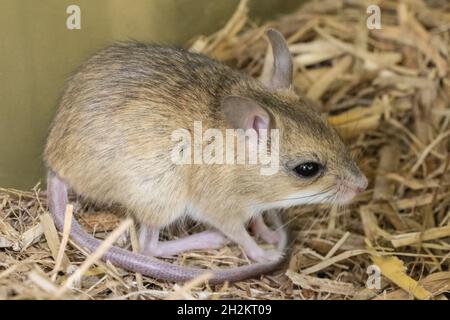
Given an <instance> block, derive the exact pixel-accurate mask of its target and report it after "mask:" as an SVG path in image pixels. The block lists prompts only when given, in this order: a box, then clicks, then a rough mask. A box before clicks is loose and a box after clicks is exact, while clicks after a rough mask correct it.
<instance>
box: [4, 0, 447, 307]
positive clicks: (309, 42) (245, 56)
mask: <svg viewBox="0 0 450 320" xmlns="http://www.w3.org/2000/svg"><path fill="white" fill-rule="evenodd" d="M373 3H378V5H379V6H380V8H381V26H382V29H381V30H369V29H368V28H367V27H366V19H367V17H368V14H367V13H366V8H367V6H368V5H369V4H373ZM247 14H248V9H247V1H242V2H241V3H240V5H239V7H238V8H237V10H236V12H235V14H234V16H233V17H232V18H231V19H230V21H229V22H228V23H227V25H226V26H225V27H224V28H223V29H222V30H220V31H218V32H217V33H215V34H213V35H211V36H208V37H199V38H197V39H194V40H193V41H191V42H190V43H189V45H188V46H189V47H190V49H191V50H193V51H198V52H203V53H205V54H207V55H210V56H212V57H214V58H216V59H219V60H222V61H224V62H225V63H227V64H229V65H231V66H233V67H235V68H239V69H242V70H243V71H244V72H248V73H249V74H251V75H253V76H255V77H261V78H264V77H267V74H268V73H269V72H270V69H269V68H268V66H270V58H271V57H270V52H269V51H268V48H267V41H266V40H265V38H264V30H265V28H266V27H267V26H270V27H274V28H277V29H278V30H280V31H281V32H282V33H283V34H284V35H285V36H286V38H287V39H288V42H289V44H290V49H291V52H292V54H293V57H294V61H295V65H296V70H295V75H294V80H295V89H296V90H297V91H298V92H299V93H301V94H303V95H305V96H306V97H308V98H309V99H310V100H311V101H313V102H315V104H316V105H317V107H318V108H320V110H321V111H322V112H324V113H325V114H326V115H327V116H328V119H329V121H330V122H331V123H332V124H333V125H334V126H335V127H336V128H337V130H338V131H339V133H340V134H341V135H342V137H343V138H344V139H345V140H346V141H347V143H348V144H349V145H350V146H351V149H352V152H353V153H354V154H355V157H356V158H357V159H358V162H359V164H360V166H361V168H362V170H363V171H364V172H365V174H366V175H367V176H368V177H369V180H370V185H369V188H368V189H367V190H366V191H365V192H364V193H362V194H361V195H359V196H358V197H357V198H356V199H355V200H354V201H353V202H352V203H351V204H350V205H347V206H332V207H329V206H317V205H316V206H304V207H299V208H293V209H290V210H288V211H287V212H286V213H285V221H286V224H287V226H289V228H290V230H291V232H292V233H293V235H294V239H295V240H294V242H293V243H292V246H291V253H290V256H289V258H288V263H287V265H286V267H285V269H283V270H280V271H278V272H275V273H274V274H272V275H269V276H264V277H261V278H259V279H252V280H248V281H243V282H238V283H234V284H223V285H218V286H214V287H211V286H209V285H208V284H207V282H205V281H207V278H208V276H209V275H208V274H205V276H204V277H200V278H199V279H195V280H193V281H192V282H190V283H187V284H185V285H183V286H181V285H176V284H173V283H168V282H164V281H160V280H158V279H152V278H148V277H143V276H141V275H139V274H134V273H130V272H127V271H125V270H121V269H117V268H115V267H114V266H113V265H111V264H110V263H105V262H101V261H98V255H97V256H94V255H92V254H91V253H87V252H85V251H84V250H83V248H79V247H77V245H76V244H74V243H72V242H71V241H70V239H68V237H67V234H59V233H58V232H56V229H55V227H54V225H53V222H52V221H51V218H50V216H49V214H48V212H47V202H46V194H45V192H43V191H41V190H40V189H41V188H40V185H37V186H36V187H35V188H34V189H33V190H32V191H29V192H25V191H18V190H12V189H0V299H24V298H32V299H53V298H76V299H171V298H188V299H189V298H195V299H220V298H249V299H412V298H417V299H430V298H431V299H447V298H448V297H449V292H450V271H449V265H450V196H449V195H450V172H449V162H450V158H449V150H450V142H449V141H450V139H449V138H450V77H449V62H450V61H449V50H450V4H449V3H448V2H447V1H438V0H435V1H425V0H403V1H388V0H387V1H370V3H368V2H367V3H366V2H365V1H358V0H340V1H329V0H320V1H311V2H309V3H306V4H305V5H303V6H302V7H301V8H300V9H299V10H298V11H297V12H294V13H292V14H289V15H286V16H282V17H280V18H279V19H277V20H274V21H271V22H269V23H267V24H265V25H257V24H255V23H254V22H252V21H250V20H249V19H248V16H247ZM72 204H74V214H75V215H76V217H77V219H78V220H79V221H80V222H81V223H82V224H83V226H84V227H85V228H86V229H87V230H89V231H90V232H91V233H94V234H95V235H96V236H97V237H99V238H107V243H106V244H105V246H107V245H108V243H109V244H111V243H113V242H114V241H116V243H117V244H118V245H120V246H123V247H126V248H129V249H130V250H136V249H137V244H136V242H137V241H136V229H135V226H134V225H133V223H132V222H131V221H130V220H127V219H125V220H124V219H122V218H121V216H120V215H118V214H116V213H114V212H115V210H114V209H113V208H95V207H93V206H91V205H89V204H85V203H84V202H83V201H81V200H79V199H77V198H75V197H72ZM70 209H71V208H68V212H67V213H68V214H71V210H70ZM199 228H201V227H199V226H193V225H191V224H189V223H188V224H184V225H183V226H181V227H180V228H179V230H167V231H166V232H165V237H166V238H174V237H177V236H180V235H182V234H184V233H186V232H191V231H193V230H197V229H199ZM168 261H171V262H173V263H177V264H180V265H195V266H199V267H203V268H217V267H232V266H236V265H240V264H245V263H249V261H248V259H247V258H246V257H245V256H244V255H243V254H242V252H241V251H240V249H239V248H238V247H236V246H234V245H229V246H226V247H224V248H222V249H219V250H210V251H196V252H189V253H185V254H183V255H180V256H177V257H174V258H172V259H168ZM373 265H376V267H374V266H373ZM378 272H380V273H381V277H380V278H377V277H376V274H377V273H378ZM374 276H375V277H374ZM377 279H380V281H379V282H377ZM371 285H372V286H371Z"/></svg>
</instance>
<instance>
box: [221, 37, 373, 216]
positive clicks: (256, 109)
mask: <svg viewBox="0 0 450 320" xmlns="http://www.w3.org/2000/svg"><path fill="white" fill-rule="evenodd" d="M267 34H268V37H269V40H270V43H271V45H272V49H273V57H274V59H273V60H274V64H273V65H274V67H273V74H272V78H271V79H270V81H269V83H268V84H266V87H267V88H268V90H254V91H251V92H250V93H249V94H248V95H247V96H246V97H242V96H232V97H226V98H225V99H224V101H223V110H224V112H225V115H226V118H227V120H228V121H229V122H230V123H231V124H232V125H233V126H234V127H237V128H243V129H251V128H252V129H255V130H256V131H258V130H260V129H273V128H276V129H279V131H278V133H279V147H278V150H279V156H278V159H279V170H278V171H277V172H275V173H274V174H272V175H268V176H260V177H256V176H255V177H253V179H255V180H256V181H255V182H256V183H260V185H267V186H270V189H271V190H276V191H272V192H273V194H274V197H276V198H278V199H272V201H270V200H269V202H268V203H266V206H265V207H266V208H267V207H287V206H291V205H298V204H304V203H332V202H337V203H346V202H348V201H349V200H351V199H352V198H353V197H354V196H355V195H356V194H357V193H359V192H361V191H363V190H364V189H365V188H366V187H367V179H366V177H365V176H364V174H362V172H361V171H360V169H359V168H358V166H357V165H356V163H355V161H354V160H353V159H352V157H351V155H350V151H349V149H348V148H347V147H346V146H345V144H344V143H343V142H342V140H341V139H340V137H339V136H338V134H337V133H336V131H335V130H334V128H332V126H331V125H330V124H329V123H328V122H327V121H326V120H325V119H324V118H323V117H322V116H321V115H320V113H319V112H317V111H316V110H315V108H314V107H313V106H312V105H311V104H310V103H308V102H307V101H305V100H304V99H301V98H300V97H298V96H297V95H295V94H294V93H293V91H292V90H291V87H292V65H293V64H292V58H291V55H290V53H289V50H288V47H287V44H286V42H285V40H284V38H283V37H282V35H281V34H280V33H279V32H278V31H275V30H273V29H271V30H269V31H268V33H267ZM269 136H270V134H269ZM259 143H262V142H261V141H260V142H259ZM270 144H272V141H270ZM269 149H270V147H269ZM269 192H270V191H269Z"/></svg>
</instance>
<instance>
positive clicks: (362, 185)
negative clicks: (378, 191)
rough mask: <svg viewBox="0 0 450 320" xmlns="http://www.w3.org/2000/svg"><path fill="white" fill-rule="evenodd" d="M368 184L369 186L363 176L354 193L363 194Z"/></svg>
mask: <svg viewBox="0 0 450 320" xmlns="http://www.w3.org/2000/svg"><path fill="white" fill-rule="evenodd" d="M368 184H369V181H367V178H366V177H365V176H362V178H361V180H360V181H359V183H358V184H357V185H356V187H355V191H356V192H357V193H361V192H363V191H364V190H366V188H367V185H368Z"/></svg>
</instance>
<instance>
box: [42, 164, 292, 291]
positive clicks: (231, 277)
mask: <svg viewBox="0 0 450 320" xmlns="http://www.w3.org/2000/svg"><path fill="white" fill-rule="evenodd" d="M47 195H48V201H49V209H50V213H51V214H52V216H53V220H54V222H55V225H56V227H57V228H58V230H60V231H61V232H62V230H63V227H64V217H65V211H66V206H67V203H68V186H67V184H66V183H65V182H64V181H63V180H62V179H61V178H60V177H59V176H58V175H57V174H56V173H54V172H52V171H49V173H48V177H47ZM277 224H279V221H278V223H277ZM277 227H281V226H280V225H278V226H277ZM70 235H71V237H72V239H73V240H74V241H75V242H76V243H77V244H78V245H80V246H82V247H84V248H86V249H88V250H89V251H91V252H93V251H95V249H96V248H97V247H98V246H99V245H100V240H98V239H96V238H94V237H93V236H91V235H90V234H88V233H87V232H86V231H84V230H83V229H82V227H81V226H80V225H79V224H78V222H77V221H76V220H75V218H73V220H72V228H71V230H70ZM283 237H284V239H283V240H282V241H280V244H279V246H278V249H279V250H283V251H284V250H285V248H286V246H287V234H286V232H283ZM102 259H103V260H105V261H107V260H109V261H110V262H111V263H112V264H114V265H116V266H118V267H121V268H123V269H126V270H129V271H133V272H138V273H141V274H143V275H146V276H150V277H154V278H157V279H161V280H167V281H173V282H186V281H188V280H191V279H193V278H195V277H198V276H199V275H201V274H204V273H206V272H211V271H209V270H205V269H199V268H189V267H180V266H177V265H173V264H171V263H168V262H165V261H162V260H159V259H156V258H153V257H149V256H145V255H142V254H137V253H133V252H130V251H128V250H125V249H122V248H119V247H116V246H113V247H111V248H110V249H109V250H108V251H107V252H106V253H105V254H104V255H103V257H102ZM281 263H282V261H279V262H273V263H270V264H263V263H255V264H250V265H246V266H241V267H236V268H230V269H221V270H214V271H212V272H213V276H212V278H210V280H209V282H210V283H212V284H214V283H221V282H224V281H231V282H234V281H240V280H244V279H248V278H252V277H255V276H258V275H260V274H265V273H269V272H271V271H274V270H275V269H277V268H278V267H279V266H280V264H281Z"/></svg>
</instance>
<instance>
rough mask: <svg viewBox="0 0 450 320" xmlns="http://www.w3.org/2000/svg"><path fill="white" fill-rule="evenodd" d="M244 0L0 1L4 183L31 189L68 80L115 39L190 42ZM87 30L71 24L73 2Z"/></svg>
mask: <svg viewBox="0 0 450 320" xmlns="http://www.w3.org/2000/svg"><path fill="white" fill-rule="evenodd" d="M237 2H238V1H237V0H126V1H125V0H71V1H67V0H0V186H2V187H17V188H29V187H31V186H33V185H34V184H35V183H36V182H38V181H39V180H40V179H41V177H42V176H43V173H44V169H43V165H42V160H41V154H42V149H43V145H44V142H45V137H46V134H47V130H48V125H49V122H50V120H51V118H52V116H53V112H54V110H55V107H56V104H57V99H58V97H59V95H60V94H61V90H62V87H63V80H64V79H65V78H66V76H67V75H68V74H69V73H70V72H71V71H72V70H73V69H74V68H75V67H76V66H77V65H78V64H79V63H80V62H81V61H82V60H83V59H85V58H86V57H88V56H89V55H90V54H92V53H93V52H95V51H96V50H97V49H99V48H101V47H102V46H104V45H105V44H107V43H109V42H112V41H114V40H119V39H126V38H134V39H138V40H143V41H151V40H158V41H162V42H171V43H179V44H181V43H184V42H185V41H187V40H188V39H190V38H191V37H192V36H194V35H197V34H199V33H202V34H205V33H206V34H207V33H210V32H212V31H214V30H216V29H218V28H219V27H220V26H222V25H223V24H224V23H225V22H226V21H227V19H228V17H229V16H230V15H231V14H232V12H233V11H234V9H235V7H236V5H237ZM300 2H301V0H279V1H276V0H253V2H252V3H251V7H252V8H251V12H252V15H253V17H258V19H259V17H270V16H273V15H274V14H276V13H277V12H280V11H282V12H289V11H292V10H293V9H294V8H296V7H297V6H298V5H299V3H300ZM71 4H76V5H79V6H80V7H81V15H82V29H81V30H72V31H71V30H67V28H66V18H67V14H66V8H67V6H69V5H71Z"/></svg>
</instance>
